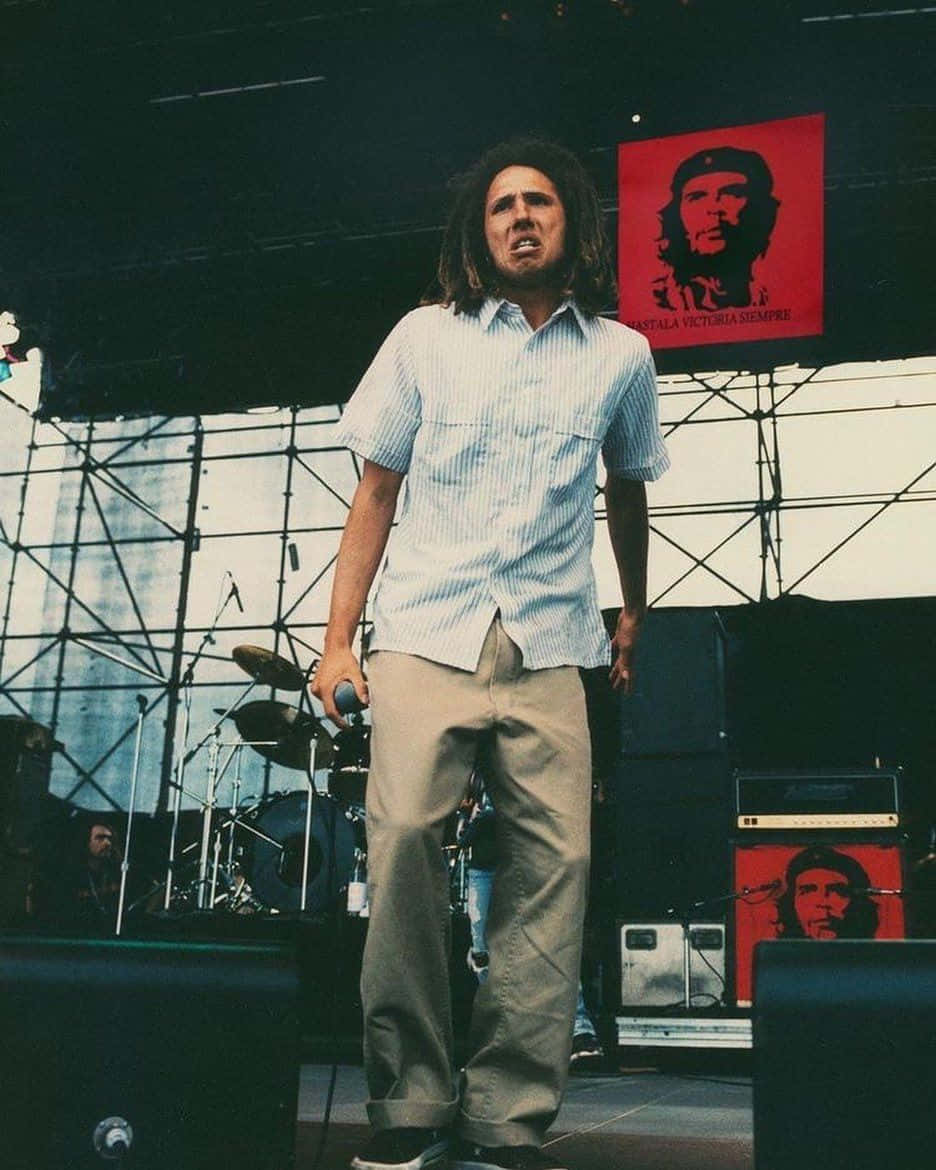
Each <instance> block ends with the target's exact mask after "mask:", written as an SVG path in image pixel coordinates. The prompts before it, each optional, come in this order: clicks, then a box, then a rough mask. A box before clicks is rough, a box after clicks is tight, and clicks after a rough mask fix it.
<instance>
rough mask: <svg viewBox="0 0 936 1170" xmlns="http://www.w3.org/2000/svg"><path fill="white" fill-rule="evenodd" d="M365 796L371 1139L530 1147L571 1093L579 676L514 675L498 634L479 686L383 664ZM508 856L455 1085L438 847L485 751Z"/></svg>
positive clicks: (581, 886) (577, 925)
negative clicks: (447, 1136)
mask: <svg viewBox="0 0 936 1170" xmlns="http://www.w3.org/2000/svg"><path fill="white" fill-rule="evenodd" d="M368 674H369V686H370V694H371V705H372V712H373V718H374V729H373V735H372V740H371V772H370V777H369V781H368V789H367V845H368V883H369V897H370V923H369V926H368V935H367V946H366V949H365V954H364V970H363V976H362V981H361V987H362V995H363V1002H364V1013H365V1038H364V1059H365V1068H366V1072H367V1078H368V1086H369V1090H370V1101H369V1102H368V1114H369V1117H370V1120H371V1123H372V1125H374V1127H375V1128H376V1129H386V1128H390V1127H396V1126H424V1127H443V1126H448V1125H451V1124H454V1125H455V1126H456V1128H457V1129H458V1131H459V1132H460V1133H461V1134H462V1135H463V1136H464V1137H466V1138H468V1139H470V1140H472V1141H475V1142H477V1143H479V1144H481V1145H486V1146H496V1145H530V1144H532V1145H539V1143H540V1142H541V1141H542V1137H543V1133H544V1131H545V1130H546V1128H547V1127H548V1126H549V1124H550V1123H551V1122H552V1120H553V1118H554V1117H555V1115H556V1111H557V1110H558V1107H559V1100H560V1098H561V1096H562V1092H563V1089H564V1087H565V1082H566V1077H567V1072H568V1061H569V1051H570V1047H571V1037H572V1019H573V1015H574V1012H575V1001H576V994H577V988H578V980H579V964H580V961H581V941H582V920H583V917H584V913H585V897H586V886H587V879H588V853H589V817H590V808H591V802H590V784H591V765H590V744H589V737H588V726H587V720H586V716H585V699H584V694H583V690H582V684H581V680H580V679H579V676H578V671H577V670H576V669H575V668H574V667H571V666H570V667H558V668H555V669H548V670H538V671H528V670H524V669H523V666H522V661H521V655H520V651H519V650H518V649H517V647H516V646H515V645H514V643H513V642H512V641H511V640H510V639H509V638H508V637H507V635H506V634H505V632H504V630H503V628H502V626H501V624H500V621H499V620H498V619H495V621H494V623H493V624H492V626H491V628H490V630H489V632H488V635H487V638H486V640H485V643H484V649H483V651H482V654H481V661H480V663H479V666H478V669H477V671H475V672H474V673H470V672H467V671H463V670H456V669H455V668H453V667H448V666H442V665H440V664H438V663H434V662H430V661H428V660H426V659H424V658H418V657H414V656H411V655H407V654H398V653H396V652H392V651H387V650H384V651H378V652H375V653H374V654H372V655H371V657H370V660H369V663H368ZM482 736H485V737H488V738H489V740H490V743H491V752H490V766H489V769H488V772H489V774H487V775H486V780H487V781H488V790H489V792H490V793H491V797H492V799H493V801H494V804H495V806H496V808H497V816H498V842H499V850H500V854H501V858H500V861H499V864H498V868H497V874H496V878H495V882H494V890H493V894H492V900H491V910H490V917H489V920H488V942H489V948H490V975H489V978H488V980H487V982H486V983H484V985H483V986H481V987H479V988H478V994H477V999H476V1001H475V1008H474V1015H473V1018H472V1024H471V1037H470V1052H471V1055H470V1058H469V1060H468V1062H467V1065H466V1067H465V1069H464V1073H463V1075H462V1083H461V1085H460V1086H459V1085H457V1084H456V1082H455V1076H454V1072H453V1064H452V1024H451V1007H450V999H449V979H448V958H449V954H448V952H449V937H448V936H449V902H448V883H447V876H446V872H445V866H444V863H443V859H442V853H441V843H442V833H443V826H444V823H445V821H446V819H447V818H448V817H449V816H450V815H451V813H452V812H453V810H454V809H455V808H456V807H457V805H458V803H459V801H460V800H461V798H462V796H463V795H464V792H465V788H466V786H467V783H468V780H469V777H470V775H471V771H472V768H473V766H474V762H475V756H476V751H477V743H478V739H479V737H482Z"/></svg>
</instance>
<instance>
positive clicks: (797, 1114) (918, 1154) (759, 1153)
mask: <svg viewBox="0 0 936 1170" xmlns="http://www.w3.org/2000/svg"><path fill="white" fill-rule="evenodd" d="M753 1036H754V1164H755V1170H880V1168H881V1167H882V1166H886V1167H892V1168H893V1170H930V1167H932V1165H933V1156H934V1150H936V1113H934V1110H933V1101H934V1099H936V940H931V939H927V940H913V941H909V940H908V941H886V942H885V941H880V940H874V939H868V940H857V941H847V942H846V941H841V940H838V941H828V942H814V941H811V940H802V939H800V940H797V941H770V942H762V943H760V944H758V946H757V948H756V950H755V996H754V1017H753Z"/></svg>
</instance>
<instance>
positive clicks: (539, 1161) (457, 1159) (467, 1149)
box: [449, 1138, 566, 1170]
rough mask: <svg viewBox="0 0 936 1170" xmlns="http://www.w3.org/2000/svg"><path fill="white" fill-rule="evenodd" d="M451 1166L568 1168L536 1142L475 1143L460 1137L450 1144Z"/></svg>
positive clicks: (466, 1169)
mask: <svg viewBox="0 0 936 1170" xmlns="http://www.w3.org/2000/svg"><path fill="white" fill-rule="evenodd" d="M449 1167H450V1170H566V1166H565V1163H564V1162H559V1161H557V1160H556V1159H555V1158H553V1157H550V1155H549V1154H548V1153H547V1152H546V1151H545V1150H538V1149H537V1148H536V1146H476V1145H474V1144H473V1143H472V1142H466V1141H465V1140H464V1139H463V1138H458V1139H456V1141H454V1142H453V1143H452V1145H451V1146H450V1147H449Z"/></svg>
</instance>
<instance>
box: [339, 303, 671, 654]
mask: <svg viewBox="0 0 936 1170" xmlns="http://www.w3.org/2000/svg"><path fill="white" fill-rule="evenodd" d="M337 439H338V442H340V443H342V444H344V445H345V446H347V447H350V448H351V449H352V450H353V451H356V452H357V453H358V454H359V455H361V456H363V457H364V458H365V459H368V460H370V461H371V462H373V463H378V464H380V465H381V466H383V467H387V468H390V469H392V470H394V471H399V472H405V473H406V479H405V481H404V487H403V497H402V500H401V504H400V508H399V510H398V523H397V527H396V529H395V531H394V532H393V534H392V535H391V539H390V542H389V545H388V552H387V559H386V562H385V565H384V570H383V574H382V576H381V579H380V582H379V585H378V588H377V593H376V597H375V601H374V629H373V635H372V639H371V649H372V650H398V651H403V652H405V653H408V654H416V655H419V656H420V657H423V658H429V659H431V660H433V661H435V662H442V663H447V664H449V665H451V666H455V667H460V668H462V669H464V670H474V669H475V668H476V667H477V664H478V659H479V657H480V654H481V646H482V643H483V642H484V637H485V634H486V633H487V630H488V627H489V626H490V624H491V621H492V619H493V617H494V613H495V611H496V610H498V609H500V612H501V620H502V622H503V624H504V629H505V630H506V632H507V633H508V634H509V636H510V637H511V638H512V639H513V640H514V642H515V643H516V644H517V646H518V647H519V648H520V650H521V651H522V654H523V662H524V666H525V667H526V668H527V669H530V670H538V669H541V668H543V667H550V666H563V665H573V666H600V665H602V664H603V663H606V662H608V661H609V647H608V637H607V633H606V631H605V628H604V624H603V623H602V620H601V611H600V610H599V607H598V599H597V590H596V588H595V580H594V574H593V571H592V566H591V547H592V540H593V536H594V510H593V501H594V490H595V474H596V465H597V458H598V451H599V449H600V450H601V451H602V453H603V456H604V460H605V464H606V465H607V467H608V470H609V471H612V472H614V473H615V474H617V475H620V476H624V477H627V478H631V479H643V480H650V479H656V478H657V477H658V476H659V475H662V473H663V472H664V471H665V470H666V468H667V467H668V465H669V460H668V458H667V454H666V449H665V447H664V445H663V440H662V438H661V436H660V427H659V421H658V414H657V394H656V382H655V373H654V368H653V359H652V358H651V356H650V349H649V346H648V344H647V342H646V339H645V338H644V337H642V336H641V335H640V334H639V333H636V332H634V331H633V330H631V329H628V328H627V327H626V326H624V325H620V324H618V323H617V322H615V321H608V320H605V319H604V318H601V317H591V316H588V315H586V314H584V313H583V312H582V311H581V310H580V309H579V307H578V306H577V305H576V304H575V302H574V301H570V300H566V301H564V302H563V303H562V304H561V305H560V306H559V308H558V309H557V310H556V311H555V313H554V314H553V315H552V317H550V319H549V320H548V321H546V322H545V323H544V324H543V325H542V326H541V328H540V329H538V330H536V331H535V332H534V331H533V330H532V329H531V328H530V326H529V324H528V322H527V320H526V318H525V317H524V316H523V313H522V311H521V310H520V309H519V308H518V307H517V306H516V305H513V304H511V303H510V302H508V301H504V300H500V301H498V300H494V299H492V298H488V299H487V300H486V301H485V302H484V304H483V305H482V306H481V309H480V311H479V312H477V313H459V314H456V313H455V312H454V310H453V309H452V308H443V307H442V306H440V305H431V306H428V307H423V308H419V309H415V310H413V311H412V312H411V313H408V314H407V315H406V316H405V317H404V318H403V319H402V320H401V321H400V322H399V324H397V326H396V327H395V328H394V329H393V331H392V332H391V333H390V335H389V336H388V337H387V339H386V341H385V342H384V344H383V345H382V346H381V348H380V350H379V352H378V353H377V356H376V357H375V359H374V361H373V363H372V364H371V366H370V368H369V370H368V371H367V373H366V374H365V375H364V377H363V378H362V380H361V382H360V384H359V385H358V388H357V390H356V391H355V393H354V395H353V397H352V398H351V400H350V402H349V403H348V406H347V409H346V410H345V413H344V416H343V418H342V420H341V423H340V424H339V427H338V433H337Z"/></svg>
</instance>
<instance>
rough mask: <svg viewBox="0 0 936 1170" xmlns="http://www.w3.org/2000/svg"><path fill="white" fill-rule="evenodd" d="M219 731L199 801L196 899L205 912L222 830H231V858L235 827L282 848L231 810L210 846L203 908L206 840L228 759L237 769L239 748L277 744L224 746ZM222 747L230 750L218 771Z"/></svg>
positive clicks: (244, 742)
mask: <svg viewBox="0 0 936 1170" xmlns="http://www.w3.org/2000/svg"><path fill="white" fill-rule="evenodd" d="M220 730H221V729H220V727H216V728H215V738H214V739H213V740H212V742H211V744H210V745H209V747H208V785H207V789H206V792H205V798H204V800H202V801H201V802H200V803H201V805H202V837H201V852H200V855H199V863H198V899H197V904H198V909H199V910H204V909H206V908H208V909H210V908H211V907H213V906H214V899H215V892H216V890H217V883H218V868H219V864H220V856H221V834H222V833H223V832H224V830H225V829H226V828H228V827H230V830H231V841H230V851H231V855H232V857H233V849H234V828H235V826H237V825H240V826H241V827H242V828H244V829H247V830H248V831H249V832H252V833H255V834H256V835H257V836H258V837H261V838H263V839H264V840H266V841H267V842H270V843H272V844H273V845H275V846H276V847H277V848H278V849H280V850H282V848H283V847H282V845H280V844H279V842H277V841H273V839H272V838H270V837H267V835H266V834H265V833H262V832H260V830H259V829H256V828H254V826H253V825H248V824H246V823H245V822H243V821H242V820H240V818H239V817H238V816H237V813H236V809H235V810H232V815H231V820H230V822H229V824H228V825H221V826H219V827H218V829H217V831H216V833H215V837H214V845H213V862H212V875H211V881H210V893H211V897H210V900H209V902H208V907H206V906H205V901H206V893H207V892H208V887H209V881H208V849H209V841H210V839H211V822H212V820H213V818H214V812H215V806H216V805H217V791H218V785H219V784H220V783H221V781H222V780H223V779H224V775H225V773H226V772H227V770H228V767H229V766H230V763H231V760H233V759H234V757H235V756H236V757H237V759H238V768H239V761H240V753H241V749H242V748H245V747H257V746H259V747H269V746H275V745H276V743H277V742H278V741H277V740H275V739H273V740H269V739H259V740H244V739H237V740H235V741H234V742H233V743H224V742H223V741H222V740H220V739H219V738H218V736H219V735H220ZM222 747H229V748H230V749H231V750H230V752H229V753H228V757H227V759H226V760H225V761H224V764H223V765H222V766H221V768H220V769H219V768H218V759H219V757H220V754H221V749H222ZM239 786H240V781H239V779H238V787H239Z"/></svg>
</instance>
